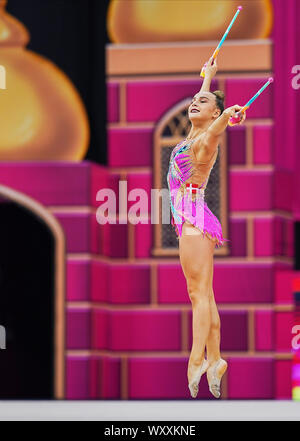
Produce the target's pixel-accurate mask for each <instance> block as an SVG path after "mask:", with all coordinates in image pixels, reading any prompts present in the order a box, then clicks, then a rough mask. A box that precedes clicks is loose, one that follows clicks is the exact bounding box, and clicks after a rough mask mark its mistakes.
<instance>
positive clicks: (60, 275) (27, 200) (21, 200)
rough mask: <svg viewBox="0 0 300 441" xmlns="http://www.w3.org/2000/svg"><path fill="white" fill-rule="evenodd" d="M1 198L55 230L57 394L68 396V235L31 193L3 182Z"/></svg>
mask: <svg viewBox="0 0 300 441" xmlns="http://www.w3.org/2000/svg"><path fill="white" fill-rule="evenodd" d="M0 198H1V199H2V198H5V199H8V200H9V201H10V202H14V203H16V204H17V205H20V206H21V207H22V208H25V209H27V210H28V211H30V212H31V213H33V214H34V215H35V216H36V217H38V218H40V219H41V220H42V221H43V222H44V223H45V224H46V225H47V226H48V228H49V230H50V231H51V233H52V235H53V238H54V241H55V248H54V257H55V262H54V295H55V299H54V305H55V309H54V342H53V343H54V366H53V371H54V398H55V399H63V398H64V396H65V279H66V275H65V274H66V270H65V249H66V246H65V235H64V231H63V229H62V227H61V225H60V224H59V222H58V221H57V219H56V218H55V217H54V216H53V214H52V213H50V211H48V210H47V208H46V207H44V206H43V205H42V204H40V203H39V202H37V201H36V200H34V199H32V198H31V197H29V196H27V195H25V194H24V193H21V192H19V191H16V190H14V189H12V188H10V187H7V186H4V185H0Z"/></svg>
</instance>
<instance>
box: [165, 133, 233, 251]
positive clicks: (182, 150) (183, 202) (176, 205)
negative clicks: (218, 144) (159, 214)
mask: <svg viewBox="0 0 300 441" xmlns="http://www.w3.org/2000/svg"><path fill="white" fill-rule="evenodd" d="M195 139H196V138H194V139H192V140H187V139H184V140H183V141H182V142H180V143H179V144H177V145H176V146H175V148H174V149H173V151H172V153H171V157H170V164H169V171H168V176H167V180H168V186H169V191H170V205H171V211H172V225H173V226H174V227H175V231H176V234H177V236H181V235H182V226H183V224H184V222H185V221H187V222H189V223H191V224H192V225H194V226H195V227H197V228H198V229H199V230H200V231H201V232H202V234H203V236H204V235H206V236H207V237H209V239H211V240H213V241H214V242H215V244H216V246H217V247H220V246H221V245H223V244H224V242H225V241H226V242H229V240H228V239H225V238H224V237H223V235H222V226H221V224H220V222H219V220H218V218H217V217H216V216H215V215H214V214H213V213H212V212H211V210H210V209H209V208H208V206H207V204H206V202H205V200H204V194H205V188H206V185H207V182H208V179H209V175H210V172H211V170H212V168H213V166H214V163H215V161H216V159H217V156H218V148H217V149H216V151H215V152H214V154H213V156H212V157H211V159H210V160H209V161H207V162H205V163H201V162H199V161H197V159H196V156H195V153H194V150H193V149H192V148H191V147H192V144H193V142H194V141H195ZM187 183H192V184H198V187H199V188H197V189H193V190H192V189H191V188H187V187H186V184H187Z"/></svg>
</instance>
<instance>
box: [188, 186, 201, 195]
mask: <svg viewBox="0 0 300 441" xmlns="http://www.w3.org/2000/svg"><path fill="white" fill-rule="evenodd" d="M186 188H187V190H188V192H189V193H190V194H196V193H197V189H198V188H199V186H198V184H186Z"/></svg>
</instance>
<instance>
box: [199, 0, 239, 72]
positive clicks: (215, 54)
mask: <svg viewBox="0 0 300 441" xmlns="http://www.w3.org/2000/svg"><path fill="white" fill-rule="evenodd" d="M242 9H243V7H242V6H238V10H237V11H236V13H235V16H234V17H233V19H232V20H231V23H230V25H229V26H228V28H227V29H226V31H225V33H224V35H223V37H222V38H221V41H220V43H219V44H218V46H217V48H216V49H215V51H214V53H213V59H214V60H215V59H216V58H217V55H218V53H219V51H220V48H221V46H222V44H223V43H224V41H225V39H226V37H227V35H228V33H229V31H230V29H231V27H232V25H233V23H234V22H235V20H236V18H237V16H238V15H239V13H240V11H241V10H242ZM206 66H207V63H205V64H204V66H203V67H202V70H201V73H200V76H201V77H203V78H204V77H205V68H206Z"/></svg>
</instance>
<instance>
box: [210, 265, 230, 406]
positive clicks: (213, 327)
mask: <svg viewBox="0 0 300 441" xmlns="http://www.w3.org/2000/svg"><path fill="white" fill-rule="evenodd" d="M211 275H212V277H213V269H212V272H211ZM211 286H212V283H211ZM209 302H210V315H211V323H210V331H209V334H208V338H207V342H206V355H207V361H208V363H209V367H208V369H207V371H206V372H207V381H208V384H209V390H210V392H211V393H212V394H213V395H214V397H216V398H219V397H220V395H221V393H220V385H221V378H222V376H223V375H224V373H225V372H226V369H227V362H226V361H225V360H223V359H222V358H221V355H220V340H221V338H220V336H221V333H220V330H221V322H220V316H219V312H218V309H217V305H216V301H215V296H214V291H213V288H211V292H210V297H209Z"/></svg>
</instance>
